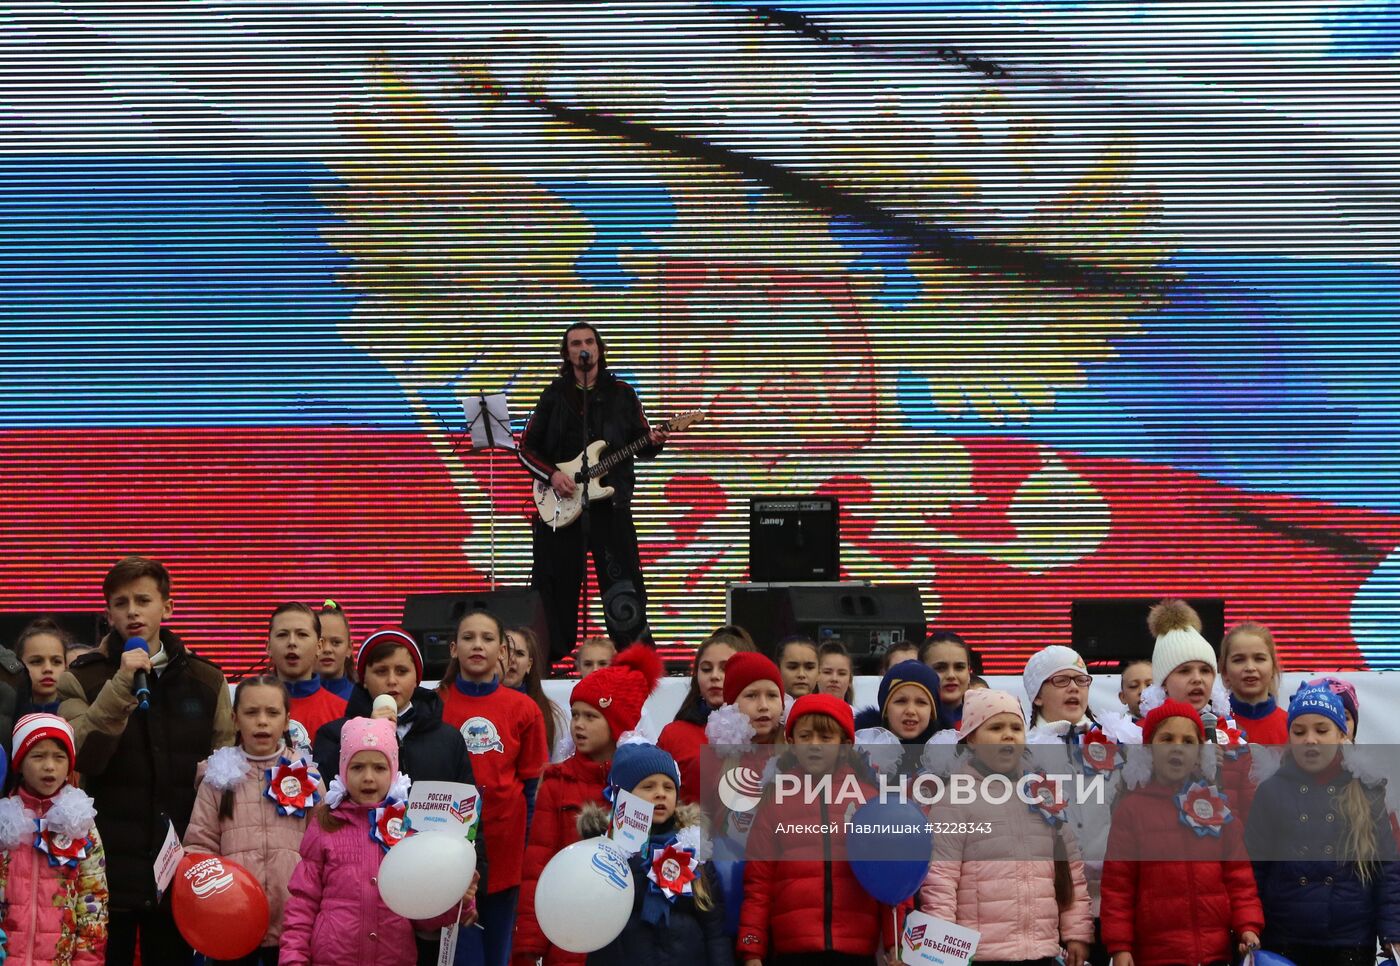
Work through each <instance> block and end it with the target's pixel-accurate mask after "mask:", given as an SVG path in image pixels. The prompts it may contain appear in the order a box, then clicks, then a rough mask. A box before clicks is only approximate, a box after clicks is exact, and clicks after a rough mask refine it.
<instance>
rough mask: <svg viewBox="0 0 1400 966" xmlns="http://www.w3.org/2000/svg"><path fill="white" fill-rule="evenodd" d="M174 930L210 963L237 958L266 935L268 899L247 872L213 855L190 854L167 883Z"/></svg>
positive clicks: (232, 862) (236, 864)
mask: <svg viewBox="0 0 1400 966" xmlns="http://www.w3.org/2000/svg"><path fill="white" fill-rule="evenodd" d="M170 888H171V889H172V890H173V891H172V893H171V897H170V902H171V908H172V910H173V912H174V914H175V925H176V926H178V927H180V935H182V936H184V937H185V942H187V943H189V944H190V945H191V946H193V947H194V949H195V951H196V952H200V953H203V954H204V955H205V956H208V957H209V958H210V959H240V958H242V957H244V956H247V955H248V954H249V953H251V952H253V950H255V949H257V948H258V945H259V944H260V943H261V942H262V938H263V936H264V935H266V933H267V923H268V916H269V913H268V908H267V896H266V895H265V894H264V893H263V890H262V886H260V885H259V884H258V880H257V879H255V878H253V875H252V873H251V872H249V871H248V870H247V869H245V868H243V866H241V865H239V864H238V863H237V862H234V861H232V860H230V859H225V858H223V857H222V856H218V855H203V854H199V853H191V854H189V855H186V856H185V857H184V858H183V859H181V860H180V865H179V866H178V867H177V868H176V869H175V880H174V881H173V882H172V883H171V884H170Z"/></svg>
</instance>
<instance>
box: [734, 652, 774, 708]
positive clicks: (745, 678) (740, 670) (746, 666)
mask: <svg viewBox="0 0 1400 966" xmlns="http://www.w3.org/2000/svg"><path fill="white" fill-rule="evenodd" d="M755 681H772V682H773V683H774V684H776V685H777V686H778V691H779V693H781V692H782V690H783V673H782V672H781V671H779V670H778V665H776V664H774V663H773V662H772V661H770V660H769V659H768V658H766V657H764V656H763V655H762V654H759V653H758V652H757V651H740V652H739V653H738V654H735V655H734V656H733V657H731V658H730V659H729V660H728V661H726V662H725V665H724V703H725V704H733V703H734V702H735V701H738V700H739V695H741V694H743V693H744V689H745V688H746V687H748V686H749V685H750V684H753V683H754V682H755Z"/></svg>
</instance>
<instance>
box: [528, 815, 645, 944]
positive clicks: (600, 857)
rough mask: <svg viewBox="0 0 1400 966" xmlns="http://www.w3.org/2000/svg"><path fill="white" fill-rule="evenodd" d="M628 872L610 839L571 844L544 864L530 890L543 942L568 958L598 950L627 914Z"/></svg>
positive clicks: (613, 936)
mask: <svg viewBox="0 0 1400 966" xmlns="http://www.w3.org/2000/svg"><path fill="white" fill-rule="evenodd" d="M632 890H633V883H632V868H631V867H630V866H629V865H628V864H627V856H626V855H625V854H624V853H623V852H622V850H621V849H619V848H618V847H617V846H616V845H614V844H613V842H612V840H611V839H606V838H601V837H600V838H592V839H584V840H583V841H582V842H575V843H574V844H573V845H570V846H569V847H568V848H566V849H564V850H563V851H562V852H559V853H558V854H557V855H555V856H554V858H552V859H550V860H549V864H548V865H546V866H545V867H544V871H543V872H541V873H540V879H539V882H538V883H537V884H536V886H535V919H536V921H538V922H539V924H540V929H541V931H543V932H544V934H545V938H547V939H548V940H549V941H550V942H551V943H553V944H554V945H556V946H558V947H559V948H560V949H564V950H567V951H568V952H571V953H591V952H593V951H594V950H597V949H602V948H603V947H604V946H606V945H607V944H608V943H610V942H612V941H613V940H614V939H616V938H617V937H618V936H619V935H621V934H622V930H623V927H624V926H626V925H627V920H628V918H629V917H630V916H631V915H632Z"/></svg>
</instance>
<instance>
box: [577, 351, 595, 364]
mask: <svg viewBox="0 0 1400 966" xmlns="http://www.w3.org/2000/svg"><path fill="white" fill-rule="evenodd" d="M578 361H579V362H581V363H583V367H584V368H585V369H587V368H588V364H589V363H590V362H592V361H593V353H591V352H589V351H588V350H587V349H584V350H583V351H582V352H580V353H579V354H578Z"/></svg>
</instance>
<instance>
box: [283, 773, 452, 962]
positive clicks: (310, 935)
mask: <svg viewBox="0 0 1400 966" xmlns="http://www.w3.org/2000/svg"><path fill="white" fill-rule="evenodd" d="M371 808H372V806H370V805H357V804H355V803H354V802H352V801H350V800H349V799H346V800H345V801H344V802H342V803H341V804H340V805H339V806H338V807H336V809H335V810H334V811H333V812H332V813H331V814H333V815H334V816H335V817H336V818H339V819H342V820H343V821H345V823H346V824H344V825H342V826H341V827H340V828H338V829H336V830H335V831H334V832H327V831H325V830H323V829H322V828H321V823H320V822H319V821H317V819H316V818H315V816H313V817H312V819H311V821H310V822H309V823H307V826H306V836H305V837H304V838H303V839H302V840H301V864H300V865H298V866H297V868H296V871H295V872H293V873H292V882H291V886H290V888H289V890H288V892H289V895H288V898H287V908H286V912H285V913H284V914H283V917H282V952H281V955H280V958H279V960H278V962H279V964H280V966H355V964H364V966H369V964H371V963H373V964H374V966H416V964H417V962H418V948H417V946H416V945H415V943H414V936H413V931H414V930H415V929H422V930H432V929H441V928H442V927H443V926H447V925H450V924H451V923H452V922H453V921H454V920H455V919H456V918H457V907H456V906H453V907H452V910H451V911H450V912H447V913H445V914H444V915H442V916H439V917H438V918H437V919H431V920H427V921H424V922H419V921H416V920H415V921H413V922H410V921H409V920H407V919H405V918H403V917H402V916H400V915H396V914H395V913H393V912H391V911H390V910H389V907H388V906H386V905H385V904H384V900H383V899H381V898H379V879H378V875H379V863H380V862H382V861H383V860H384V851H383V850H382V849H381V848H380V847H379V843H378V842H375V841H374V840H373V839H371V838H370V837H369V812H370V809H371Z"/></svg>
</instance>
